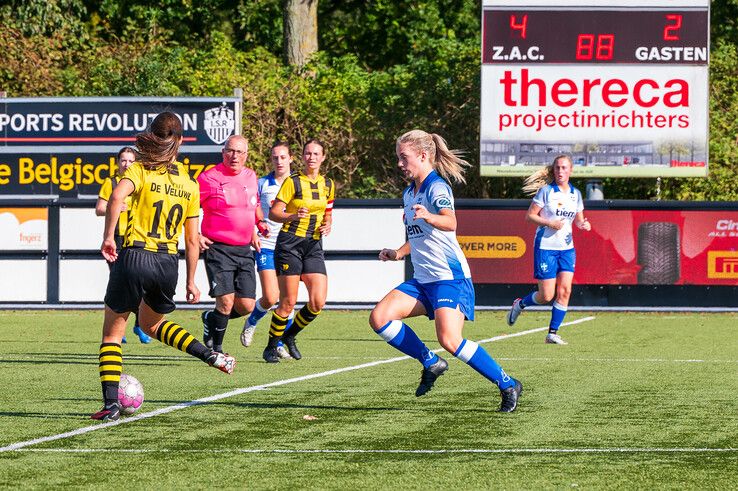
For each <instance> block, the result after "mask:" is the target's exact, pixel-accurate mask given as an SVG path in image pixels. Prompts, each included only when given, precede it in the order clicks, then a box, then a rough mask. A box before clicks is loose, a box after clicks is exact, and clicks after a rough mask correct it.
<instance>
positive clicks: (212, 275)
mask: <svg viewBox="0 0 738 491" xmlns="http://www.w3.org/2000/svg"><path fill="white" fill-rule="evenodd" d="M254 268H255V263H254V252H253V251H252V250H251V247H249V246H234V245H228V244H222V243H220V242H214V243H213V244H211V245H210V248H209V249H207V250H206V251H205V272H206V273H207V274H208V283H210V296H211V297H220V296H222V295H228V294H230V293H234V292H235V294H236V296H237V297H239V298H256V272H255V271H254Z"/></svg>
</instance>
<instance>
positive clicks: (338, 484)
mask: <svg viewBox="0 0 738 491" xmlns="http://www.w3.org/2000/svg"><path fill="white" fill-rule="evenodd" d="M367 316H368V313H367V312H366V311H350V312H346V311H325V312H324V313H323V314H321V316H320V317H319V318H318V319H317V320H316V321H315V322H314V323H313V324H312V325H310V326H309V327H308V328H307V330H306V331H305V332H304V333H302V334H301V336H300V338H298V340H299V345H300V349H301V350H302V353H303V355H304V358H303V360H300V361H289V362H283V363H279V364H274V365H268V364H266V363H264V362H263V361H262V359H261V351H262V349H263V346H264V344H265V342H266V337H267V331H268V325H267V322H268V319H264V320H263V321H262V323H261V324H260V325H259V328H258V329H257V333H256V337H255V342H254V345H253V346H251V347H250V348H243V347H241V345H240V343H239V341H238V336H239V334H240V331H241V322H240V321H231V323H230V327H229V330H228V333H227V336H226V343H225V347H226V349H227V351H229V352H230V353H231V354H233V355H234V356H235V357H236V358H237V360H238V365H237V367H236V372H235V373H234V374H233V375H232V376H227V375H225V374H223V373H221V372H219V371H217V370H214V369H212V368H209V367H208V366H206V365H205V364H203V363H202V362H200V361H199V360H196V359H194V358H191V357H189V356H187V355H186V354H184V353H181V352H179V351H177V350H175V349H173V348H170V347H167V346H164V345H162V344H160V343H158V342H157V341H154V342H152V343H151V344H149V345H142V344H140V343H139V342H138V339H137V338H136V337H135V336H134V335H133V333H132V332H131V329H130V327H129V329H128V340H129V342H128V344H126V345H124V348H123V353H124V371H125V372H127V373H131V374H132V375H134V376H135V377H137V378H138V379H139V380H141V382H142V383H143V385H144V388H145V392H146V400H145V402H144V405H143V407H142V408H141V410H140V411H139V412H138V413H137V415H146V414H149V413H151V412H153V411H157V410H160V412H159V413H156V414H154V415H152V416H151V417H147V418H143V419H139V420H134V421H129V422H125V421H126V419H125V418H124V419H122V420H121V421H123V423H122V424H118V425H113V426H111V425H101V424H100V423H97V422H94V421H91V420H90V419H88V418H89V414H91V413H93V412H94V411H96V410H97V409H99V407H100V404H101V401H100V397H101V396H100V385H99V382H98V377H97V350H98V345H99V339H100V331H101V328H100V326H101V319H102V315H101V312H99V311H53V312H45V311H40V312H39V311H25V312H19V311H0V447H2V451H0V487H8V488H50V487H51V488H61V487H75V488H82V489H85V488H89V489H103V488H132V487H142V488H144V489H151V488H163V489H174V488H178V489H183V488H197V489H203V488H212V487H222V488H249V489H278V488H283V489H287V488H298V489H304V488H312V489H351V488H359V489H369V488H371V489H377V488H378V489H442V488H446V489H448V488H452V489H485V488H504V489H531V488H533V489H537V488H571V487H582V488H584V487H587V488H641V489H646V488H671V489H677V488H678V489H684V488H700V489H705V488H708V489H728V488H733V489H735V487H736V483H738V397H737V396H736V394H738V315H736V314H704V313H683V314H682V313H677V314H666V313H633V312H629V313H600V312H597V313H588V312H570V313H569V315H568V316H567V321H569V322H570V321H575V320H581V321H582V322H580V323H578V324H576V325H571V326H565V327H563V328H562V330H561V333H562V337H564V339H566V340H567V341H569V343H570V344H569V345H567V346H554V345H546V344H544V343H543V339H544V336H545V331H540V332H533V333H529V334H525V335H520V336H516V337H505V338H502V339H499V340H496V341H494V342H487V343H484V344H483V346H484V347H485V348H486V349H487V350H488V351H489V352H490V354H492V356H493V357H495V358H496V359H497V360H498V361H499V362H500V363H501V364H502V365H503V367H504V368H505V370H506V371H507V372H508V373H509V374H511V375H513V376H514V377H516V378H519V379H520V380H521V381H522V382H523V384H524V392H523V396H522V397H521V401H520V406H519V409H518V411H517V412H515V413H513V414H499V413H497V412H496V409H497V408H498V406H499V394H498V391H497V389H496V387H494V386H493V385H492V384H491V383H490V382H488V381H486V380H485V379H483V378H482V377H481V376H479V375H478V374H477V373H476V372H474V371H473V370H472V369H471V368H469V367H468V366H466V365H464V364H463V363H461V362H459V361H458V360H455V359H454V358H453V357H452V356H450V355H443V356H445V357H446V358H447V359H448V360H449V364H450V369H449V371H448V372H447V373H446V374H445V375H443V376H442V377H441V378H439V380H438V381H437V382H436V386H435V388H434V389H433V390H432V391H431V392H430V393H428V394H427V395H426V396H424V397H421V398H416V397H415V395H414V391H415V387H416V385H417V382H418V380H419V376H420V365H419V364H418V363H417V362H416V361H414V360H409V359H405V360H392V359H394V358H398V357H400V356H401V354H400V353H399V352H397V351H396V350H394V349H392V348H391V347H389V346H388V345H387V344H386V343H385V342H383V341H382V340H381V339H380V338H379V337H378V336H376V335H375V334H373V333H372V332H371V329H370V328H369V327H368V323H367ZM477 316H478V318H477V321H476V322H473V323H467V325H466V328H465V332H464V333H465V336H466V337H468V338H470V339H474V340H483V339H488V338H492V337H495V336H501V335H504V334H512V333H520V332H524V331H528V330H531V329H534V328H539V327H543V326H545V325H547V323H548V314H547V313H546V312H540V311H533V312H526V313H524V314H523V315H522V316H521V317H520V319H519V320H518V323H517V324H516V325H515V326H514V327H513V328H509V327H508V326H507V325H506V324H505V322H504V313H502V312H478V313H477ZM171 319H172V320H175V321H177V322H180V323H181V324H182V325H183V326H185V328H187V329H188V330H190V332H192V333H193V334H195V335H196V336H198V337H200V336H201V335H202V330H201V329H202V327H201V325H200V321H199V312H196V311H177V312H175V313H174V314H172V315H171ZM409 324H410V325H411V326H413V328H414V329H415V330H416V332H417V333H418V334H419V336H420V337H421V338H422V339H423V340H425V341H426V342H427V343H428V344H429V345H430V346H432V347H433V348H438V343H437V342H436V340H435V336H434V331H433V326H432V324H431V323H430V322H429V321H428V320H427V319H425V318H418V319H411V320H410V321H409ZM129 326H130V322H129ZM382 360H390V361H389V362H387V363H381V364H373V365H372V364H371V363H372V362H377V361H382ZM361 365H368V366H365V367H360V368H355V369H351V370H344V371H340V370H339V369H345V368H349V367H359V366H361ZM333 370H336V371H335V372H331V371H333ZM309 376H313V377H312V378H310V377H309ZM239 389H244V390H241V391H239ZM232 392H234V393H232ZM229 393H232V394H230V395H228V396H221V397H220V398H215V400H213V401H212V402H209V403H203V404H194V405H192V404H191V405H187V404H185V405H184V406H183V407H181V408H179V409H176V410H172V406H176V405H178V404H182V403H189V402H190V401H193V400H198V399H202V398H206V397H209V396H218V395H222V394H229ZM167 408H168V409H167ZM88 427H91V428H94V429H93V431H87V432H82V431H84V430H83V429H85V428H88ZM98 427H99V428H98ZM80 430H82V431H80ZM66 433H71V434H68V435H66V436H63V437H59V438H56V439H48V440H45V441H42V442H40V443H35V444H27V443H24V442H28V441H31V440H34V439H43V438H46V437H54V436H59V435H62V434H66ZM19 444H20V445H19ZM8 447H11V448H14V450H13V449H11V450H9V449H8Z"/></svg>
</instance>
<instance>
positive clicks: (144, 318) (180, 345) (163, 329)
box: [139, 302, 236, 374]
mask: <svg viewBox="0 0 738 491" xmlns="http://www.w3.org/2000/svg"><path fill="white" fill-rule="evenodd" d="M169 312H171V310H170V311H169ZM139 313H140V317H139V319H140V321H141V327H142V328H143V329H145V330H146V331H148V332H149V333H151V335H152V336H153V337H155V338H156V339H158V340H159V341H161V342H162V343H164V344H166V345H169V346H171V347H173V348H176V349H178V350H180V351H183V352H185V353H187V354H188V355H192V356H194V357H195V358H199V359H200V360H202V361H204V362H205V363H207V364H208V365H210V366H211V367H215V368H217V369H218V370H220V371H221V372H225V373H228V374H230V373H233V369H234V368H235V366H236V360H235V358H233V357H232V356H230V355H227V354H224V353H220V352H218V351H214V350H212V349H211V348H208V347H207V346H205V345H204V344H203V343H201V342H200V341H198V340H197V339H196V338H195V337H194V336H193V335H192V334H190V333H189V332H188V331H187V330H186V329H185V328H183V327H182V326H180V325H179V324H177V323H176V322H172V321H169V320H166V319H165V318H164V314H162V313H159V312H157V311H155V310H154V309H152V308H151V307H149V306H148V305H147V304H146V303H144V302H141V307H140V308H139ZM167 313H168V312H167Z"/></svg>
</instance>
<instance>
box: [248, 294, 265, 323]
mask: <svg viewBox="0 0 738 491" xmlns="http://www.w3.org/2000/svg"><path fill="white" fill-rule="evenodd" d="M270 310H271V308H268V309H266V310H264V308H263V307H262V306H261V302H259V301H258V300H257V302H256V305H254V310H253V312H251V314H250V315H249V319H248V321H247V322H248V324H249V325H250V326H255V325H256V324H257V323H258V322H259V320H261V318H262V317H264V316H265V315H266V314H267V312H269V311H270Z"/></svg>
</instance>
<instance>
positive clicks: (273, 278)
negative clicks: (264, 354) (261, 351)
mask: <svg viewBox="0 0 738 491" xmlns="http://www.w3.org/2000/svg"><path fill="white" fill-rule="evenodd" d="M255 259H256V270H257V272H258V273H259V283H260V284H261V298H260V299H258V300H257V301H256V305H254V310H253V311H252V312H251V314H250V315H249V316H248V318H247V319H246V322H245V323H244V325H243V331H242V332H241V344H243V345H244V346H246V347H248V346H251V342H252V340H253V339H254V333H255V332H256V325H257V324H258V323H259V321H260V320H261V319H262V318H263V317H264V316H265V315H266V314H267V313H268V312H269V311H270V310H271V308H272V307H273V306H274V304H275V303H277V301H279V286H278V285H277V272H276V271H275V269H274V251H273V250H271V249H262V250H261V251H260V252H257V253H256V254H255Z"/></svg>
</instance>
